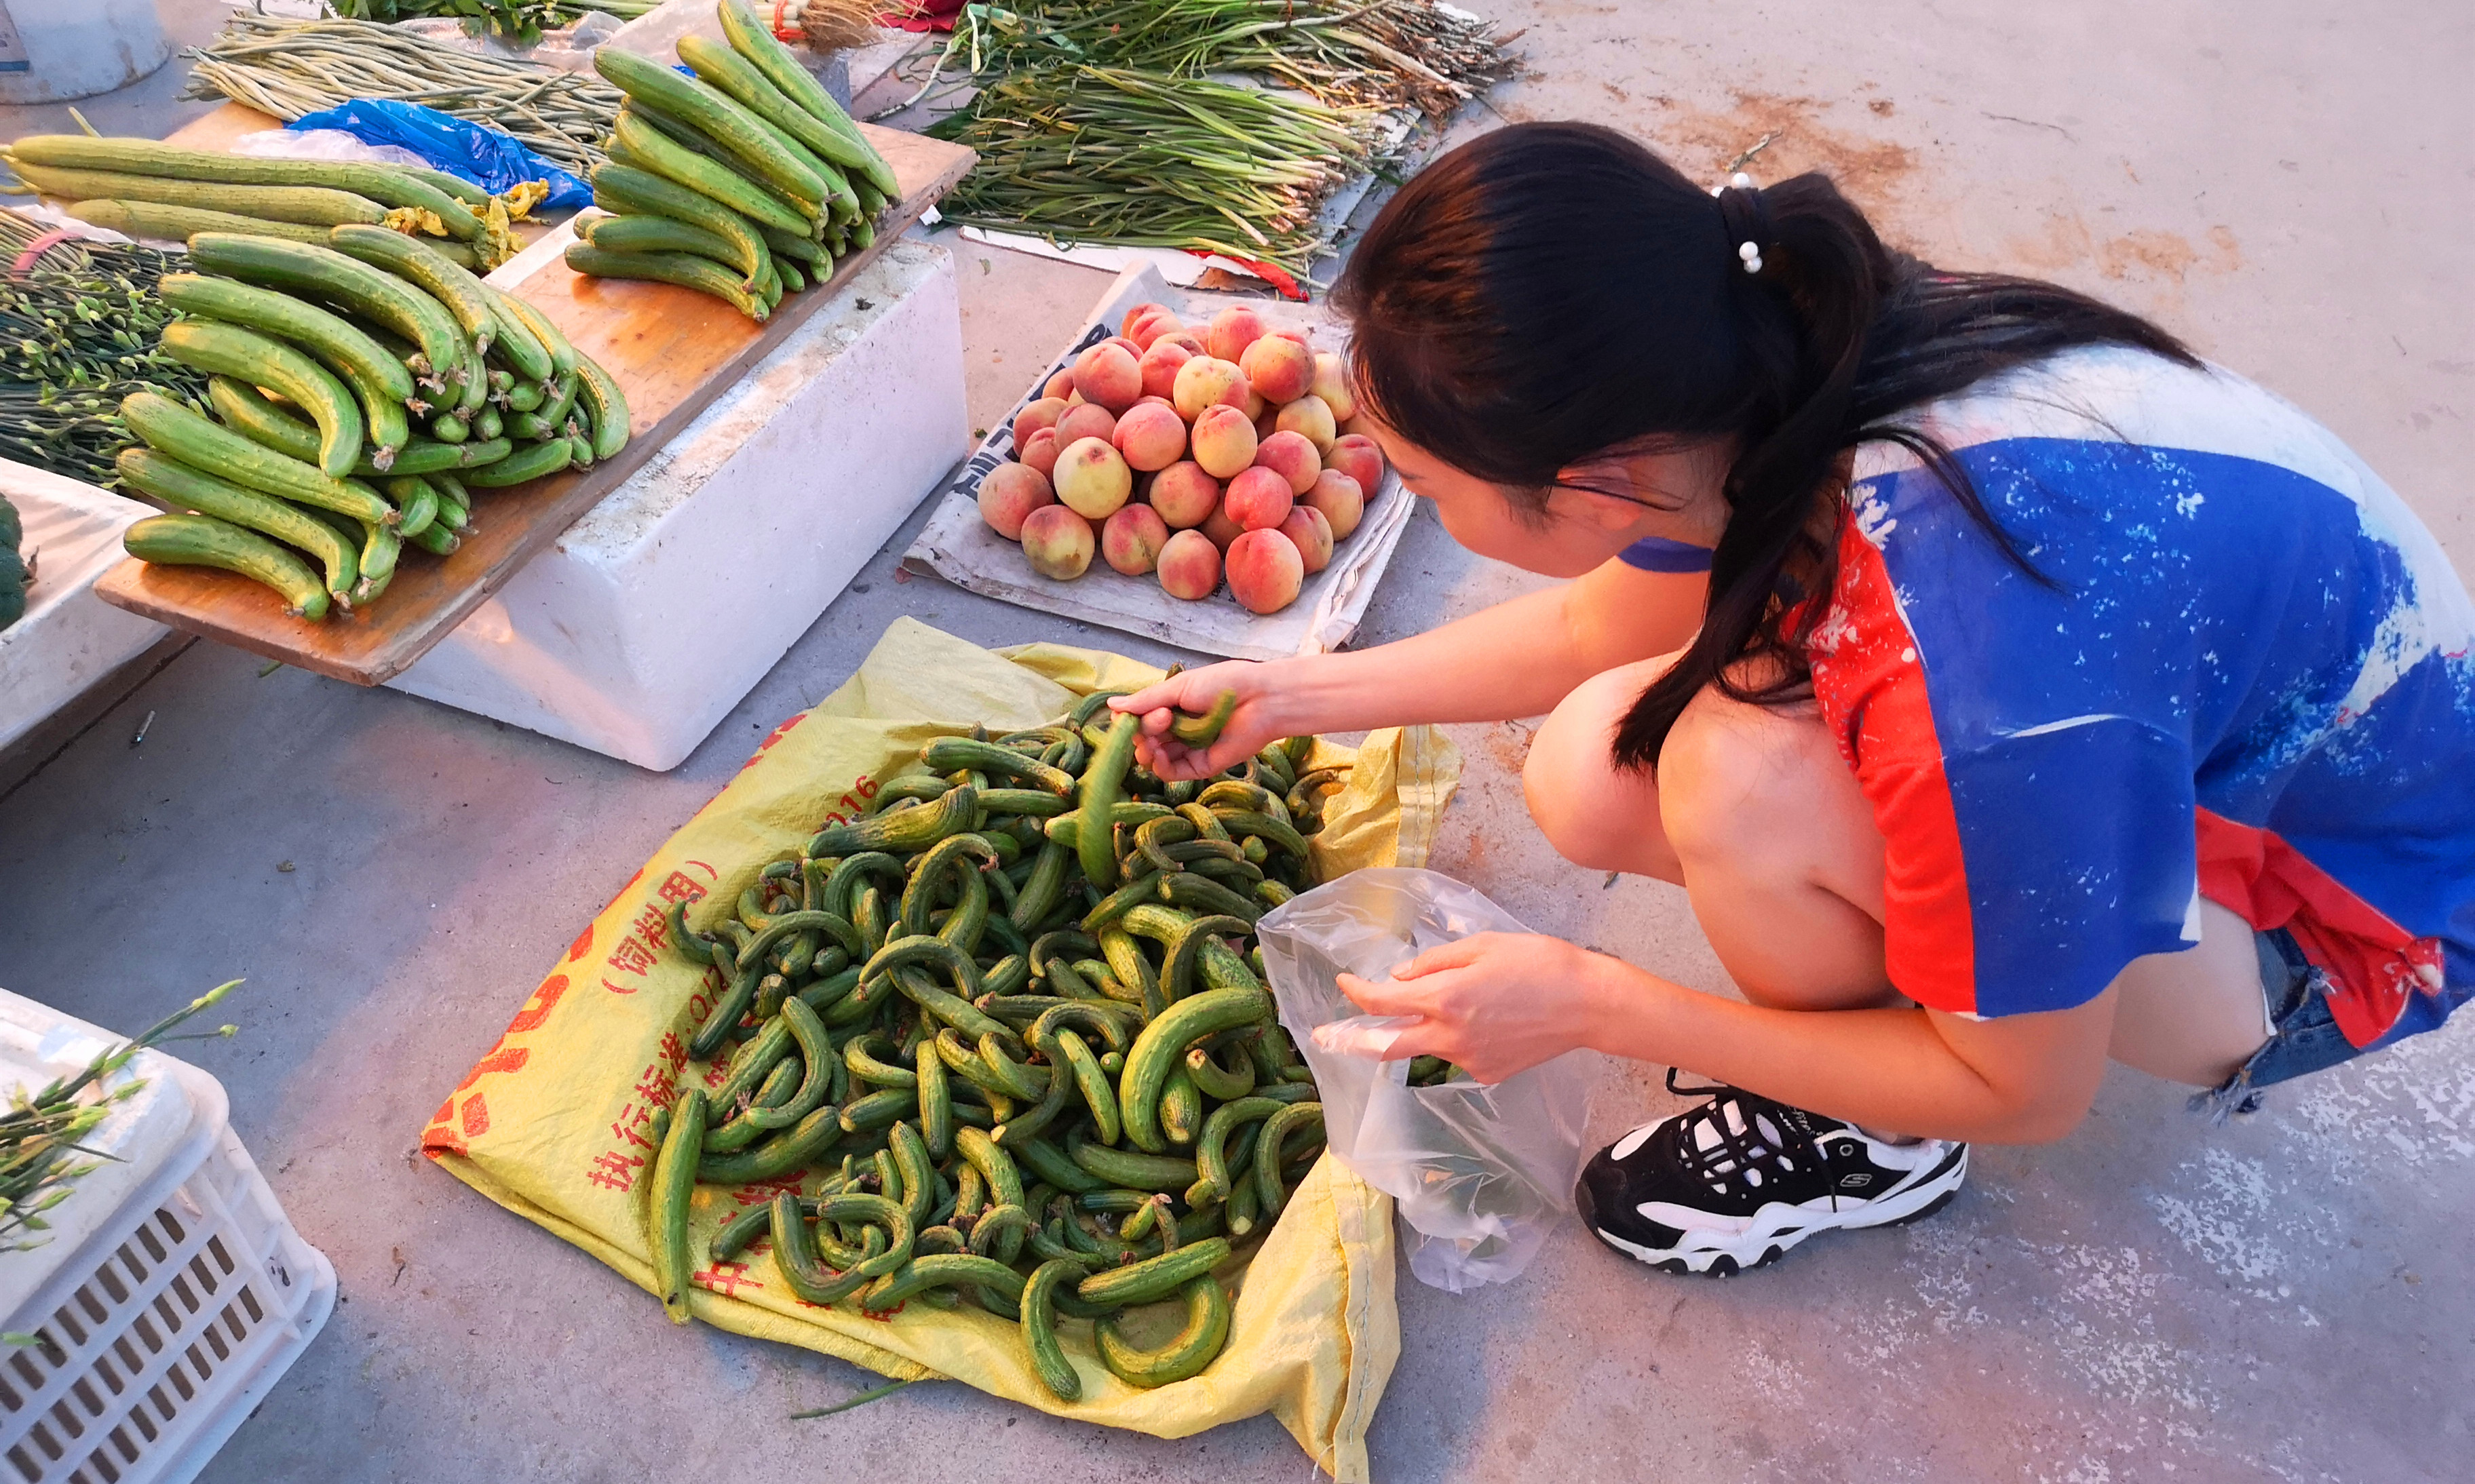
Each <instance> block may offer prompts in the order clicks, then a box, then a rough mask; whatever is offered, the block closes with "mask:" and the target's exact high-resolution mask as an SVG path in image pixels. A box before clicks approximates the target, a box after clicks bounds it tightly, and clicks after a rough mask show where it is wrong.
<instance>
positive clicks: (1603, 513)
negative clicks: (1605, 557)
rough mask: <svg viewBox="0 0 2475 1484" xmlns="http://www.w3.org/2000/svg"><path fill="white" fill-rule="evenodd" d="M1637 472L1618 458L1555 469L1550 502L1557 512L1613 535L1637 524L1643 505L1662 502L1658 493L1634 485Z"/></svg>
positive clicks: (1648, 505) (1654, 504) (1651, 505)
mask: <svg viewBox="0 0 2475 1484" xmlns="http://www.w3.org/2000/svg"><path fill="white" fill-rule="evenodd" d="M1637 483H1638V480H1637V479H1636V478H1635V474H1634V471H1633V470H1632V469H1630V467H1628V465H1627V464H1626V463H1625V462H1624V461H1622V460H1617V459H1602V460H1597V461H1594V462H1591V463H1587V464H1575V465H1572V466H1571V467H1569V468H1565V469H1559V470H1557V471H1556V486H1555V493H1554V495H1553V496H1552V497H1551V499H1550V503H1551V505H1553V506H1554V507H1555V508H1556V512H1557V513H1558V514H1560V515H1563V516H1566V517H1567V518H1570V519H1575V520H1580V521H1582V522H1585V523H1588V524H1591V525H1594V526H1596V527H1598V528H1599V529H1600V530H1603V531H1605V532H1607V533H1608V534H1610V535H1612V534H1615V533H1616V532H1619V531H1624V530H1629V529H1630V528H1631V527H1632V526H1633V525H1635V524H1637V523H1639V522H1640V520H1641V517H1642V512H1643V509H1644V507H1646V506H1647V507H1652V508H1655V507H1656V506H1657V505H1658V504H1659V500H1658V499H1657V498H1656V496H1655V494H1654V492H1651V491H1644V490H1638V489H1636V488H1635V486H1636V484H1637Z"/></svg>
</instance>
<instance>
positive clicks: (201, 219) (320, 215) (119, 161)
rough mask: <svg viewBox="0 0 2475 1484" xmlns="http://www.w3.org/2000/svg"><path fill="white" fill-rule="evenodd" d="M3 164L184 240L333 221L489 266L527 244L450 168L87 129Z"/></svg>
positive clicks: (87, 216) (322, 226)
mask: <svg viewBox="0 0 2475 1484" xmlns="http://www.w3.org/2000/svg"><path fill="white" fill-rule="evenodd" d="M0 161H5V162H6V163H7V164H8V166H9V168H10V169H12V170H13V171H15V172H16V174H17V177H18V179H20V180H22V181H24V182H26V183H27V184H28V185H31V186H33V187H34V188H35V189H37V190H38V191H40V192H41V193H42V194H44V195H46V196H50V197H54V198H56V199H58V200H61V201H63V202H66V203H68V205H67V207H66V209H67V211H68V213H69V214H70V215H71V216H74V217H76V218H77V219H78V220H80V221H82V222H89V223H92V224H93V225H95V226H97V227H106V228H110V230H111V231H118V232H126V233H127V234H129V235H130V236H133V237H153V238H158V239H160V240H163V241H173V242H178V241H185V240H186V239H187V238H189V237H191V236H193V235H195V234H196V233H198V232H202V231H237V232H251V233H255V234H257V235H259V236H267V237H282V238H286V239H289V240H291V241H294V242H313V243H322V242H325V241H326V240H327V231H328V229H329V228H331V227H341V226H344V225H347V224H354V225H359V226H368V227H388V228H392V229H394V230H396V231H402V232H405V233H409V234H417V235H424V236H429V237H432V238H436V239H438V241H437V242H436V244H435V246H436V249H437V251H438V252H440V253H441V254H444V255H446V256H447V257H449V258H451V259H453V261H455V262H457V263H460V264H462V265H463V266H464V267H467V268H476V267H478V268H479V269H480V270H481V271H483V272H485V273H486V272H488V271H489V270H490V269H492V268H495V267H497V266H498V265H499V264H500V263H502V262H503V261H505V260H506V259H507V258H508V257H510V256H512V255H514V254H515V252H516V250H517V248H518V247H519V246H520V244H519V243H518V242H517V241H516V239H515V237H514V235H513V234H512V233H511V232H510V231H508V230H507V224H506V213H505V211H504V210H503V209H501V210H498V211H496V212H495V213H494V211H493V206H494V202H493V199H492V197H491V195H490V193H489V192H488V191H485V190H483V189H481V187H479V186H478V185H475V184H473V183H472V182H469V181H460V180H457V179H456V178H455V177H453V176H452V175H449V174H447V173H446V172H444V171H440V170H417V169H410V168H407V167H405V166H402V165H385V164H375V163H370V162H368V161H362V160H343V159H268V158H258V157H256V156H249V155H219V154H216V153H214V152H212V151H210V150H191V149H183V148H181V147H180V146H178V145H173V144H165V143H163V142H161V141H160V140H157V139H104V138H89V137H87V136H86V135H84V134H29V135H27V136H26V137H24V138H22V139H16V140H13V141H12V142H11V143H10V144H9V145H8V146H7V147H6V148H5V149H0Z"/></svg>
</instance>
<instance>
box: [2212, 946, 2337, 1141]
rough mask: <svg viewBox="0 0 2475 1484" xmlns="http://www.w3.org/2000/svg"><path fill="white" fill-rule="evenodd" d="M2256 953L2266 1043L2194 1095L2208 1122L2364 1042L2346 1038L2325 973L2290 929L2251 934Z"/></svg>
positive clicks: (2248, 1106) (2244, 1109)
mask: <svg viewBox="0 0 2475 1484" xmlns="http://www.w3.org/2000/svg"><path fill="white" fill-rule="evenodd" d="M2252 943H2253V946H2254V947H2255V948H2256V949H2257V950H2258V951H2259V954H2260V989H2261V995H2262V997H2263V999H2264V1000H2265V1001H2266V1002H2267V1010H2268V1021H2269V1025H2270V1027H2271V1030H2270V1032H2269V1036H2268V1041H2267V1044H2266V1045H2264V1046H2262V1047H2261V1048H2260V1050H2258V1051H2256V1052H2253V1053H2252V1054H2251V1059H2249V1060H2248V1061H2245V1062H2244V1063H2243V1064H2242V1068H2241V1069H2240V1070H2239V1071H2237V1072H2236V1073H2235V1075H2234V1076H2232V1077H2229V1078H2227V1079H2226V1081H2225V1083H2224V1084H2223V1085H2222V1086H2218V1087H2213V1088H2211V1089H2209V1090H2208V1091H2206V1092H2196V1093H2193V1095H2192V1110H2193V1112H2195V1113H2206V1114H2207V1115H2209V1120H2210V1121H2211V1122H2212V1123H2223V1122H2225V1121H2226V1119H2227V1118H2228V1117H2229V1116H2231V1115H2232V1114H2236V1113H2255V1112H2258V1111H2259V1110H2260V1090H2261V1089H2262V1088H2264V1087H2268V1086H2273V1085H2275V1084H2276V1083H2283V1082H2291V1081H2292V1080H2293V1079H2295V1078H2298V1077H2303V1076H2306V1075H2308V1074H2310V1073H2313V1072H2323V1071H2327V1070H2328V1069H2329V1068H2331V1067H2333V1066H2336V1065H2338V1064H2339V1063H2340V1062H2344V1061H2352V1060H2353V1059H2355V1058H2357V1057H2360V1056H2362V1055H2363V1054H2364V1048H2362V1047H2359V1046H2356V1045H2355V1044H2354V1043H2353V1042H2351V1041H2349V1040H2347V1039H2346V1034H2345V1033H2344V1032H2342V1031H2340V1030H2339V1029H2338V1022H2337V1019H2336V1017H2334V1016H2332V1015H2331V1014H2330V1013H2329V976H2328V975H2327V974H2326V973H2325V972H2323V971H2322V970H2320V969H2318V968H2316V967H2314V966H2313V964H2312V962H2311V961H2310V960H2308V959H2306V958H2304V957H2303V949H2302V947H2301V945H2299V944H2297V943H2296V942H2295V941H2294V935H2293V934H2291V933H2289V932H2288V931H2286V929H2284V928H2271V929H2269V930H2268V931H2267V932H2266V933H2255V934H2253V935H2252Z"/></svg>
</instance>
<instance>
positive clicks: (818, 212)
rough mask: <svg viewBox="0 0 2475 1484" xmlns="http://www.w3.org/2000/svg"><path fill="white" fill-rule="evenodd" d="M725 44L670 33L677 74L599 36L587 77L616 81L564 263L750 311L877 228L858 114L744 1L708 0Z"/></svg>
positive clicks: (876, 179)
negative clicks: (606, 141) (617, 104)
mask: <svg viewBox="0 0 2475 1484" xmlns="http://www.w3.org/2000/svg"><path fill="white" fill-rule="evenodd" d="M721 19H722V28H723V35H724V36H727V37H728V38H729V44H728V45H726V46H725V45H723V44H722V43H720V42H716V41H713V40H711V39H709V38H707V37H703V36H682V37H681V38H680V39H679V42H678V51H679V60H680V61H684V62H686V63H687V64H688V66H689V67H690V68H692V69H694V71H695V73H696V76H694V77H684V76H681V75H680V74H679V73H677V72H674V71H673V70H671V69H670V68H668V67H665V66H663V65H662V64H661V63H659V62H657V61H652V60H650V59H649V58H645V57H640V56H637V55H635V54H634V53H631V52H623V51H621V50H619V49H618V48H616V47H609V46H605V47H602V48H601V49H600V50H599V51H597V52H595V53H594V54H593V64H594V66H595V68H596V69H597V70H599V71H600V74H601V75H602V77H604V78H606V79H608V80H609V81H610V82H611V83H613V84H615V85H617V86H618V87H619V88H620V90H622V91H623V92H625V94H626V95H627V104H626V107H625V109H622V110H621V112H620V114H619V122H618V127H617V129H616V130H615V131H614V133H613V134H612V135H611V140H610V163H608V164H606V165H602V166H600V167H598V168H597V169H595V170H594V171H593V200H594V204H595V205H596V206H598V207H600V208H601V210H602V211H604V212H608V213H611V214H608V215H600V214H596V215H594V216H591V217H588V218H585V219H581V220H579V221H578V222H577V224H576V234H577V236H578V238H579V239H580V240H578V241H577V242H576V245H575V246H574V247H571V248H569V249H568V250H567V264H568V266H569V267H571V268H573V269H575V270H576V272H578V273H582V274H589V275H591V276H593V277H595V278H601V279H650V280H656V281H659V282H663V283H674V284H677V285H678V286H680V287H682V288H692V289H696V290H698V291H699V292H701V293H706V294H711V295H713V296H714V297H715V298H717V299H721V300H723V301H724V302H726V303H728V304H731V305H732V306H733V307H735V308H737V309H738V310H739V311H740V312H741V313H742V314H745V315H747V317H748V318H749V319H752V320H760V321H761V320H763V319H765V318H766V317H767V316H768V315H769V314H771V313H772V308H773V306H774V305H775V304H779V303H781V301H782V296H783V295H784V294H786V293H796V292H797V291H799V290H800V289H803V288H805V287H807V286H808V284H809V283H811V282H817V283H822V282H824V281H825V280H827V279H830V278H831V277H833V265H834V259H835V258H837V257H840V256H842V255H844V254H845V253H849V252H853V251H856V250H858V249H861V248H865V247H868V246H869V245H870V243H872V242H874V241H875V240H876V229H875V226H874V222H875V219H876V215H877V213H878V212H879V211H880V210H882V209H883V208H884V207H885V205H886V204H887V203H888V202H890V201H893V200H895V199H897V198H898V197H899V196H900V194H901V191H900V188H899V187H898V186H897V185H896V184H895V182H894V171H893V169H892V168H891V167H889V166H888V165H887V164H886V162H885V159H884V158H883V157H882V156H880V155H878V154H877V152H876V151H875V149H873V148H872V147H870V144H869V143H868V141H867V140H865V139H863V138H861V137H860V133H859V126H858V125H856V124H853V123H852V122H851V119H850V115H849V114H847V113H845V112H844V111H843V110H842V109H841V108H840V107H838V106H837V105H836V104H835V103H834V100H833V99H832V98H831V97H829V96H828V95H827V94H826V92H825V90H824V88H823V87H822V86H821V85H819V83H818V82H817V80H816V79H815V78H813V77H811V76H809V74H808V69H807V68H806V67H804V66H802V65H800V63H799V61H798V59H797V58H796V57H794V56H792V54H791V52H790V49H789V48H787V47H785V46H784V45H783V44H782V43H781V42H779V41H777V40H775V39H774V38H773V34H772V32H771V31H770V30H768V29H767V28H766V26H765V24H764V23H763V22H762V21H760V20H759V19H758V18H757V16H756V13H755V12H753V11H750V10H749V9H748V8H747V5H746V4H745V3H743V0H722V6H721Z"/></svg>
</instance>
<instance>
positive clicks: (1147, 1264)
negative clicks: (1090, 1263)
mask: <svg viewBox="0 0 2475 1484" xmlns="http://www.w3.org/2000/svg"><path fill="white" fill-rule="evenodd" d="M1228 1260H1229V1239H1228V1238H1227V1237H1216V1236H1215V1237H1205V1238H1204V1239H1203V1240H1202V1241H1200V1242H1197V1243H1195V1244H1193V1245H1192V1246H1190V1247H1181V1248H1179V1249H1178V1250H1177V1251H1175V1252H1173V1253H1164V1254H1163V1255H1161V1256H1158V1257H1147V1258H1145V1259H1144V1260H1142V1261H1141V1262H1137V1263H1130V1264H1128V1265H1127V1266H1125V1267H1122V1268H1113V1269H1111V1270H1110V1271H1108V1272H1106V1273H1094V1274H1092V1275H1091V1276H1090V1277H1087V1278H1085V1279H1084V1280H1083V1281H1082V1282H1080V1283H1078V1284H1076V1285H1075V1289H1074V1293H1075V1297H1076V1298H1079V1299H1082V1300H1084V1301H1086V1302H1090V1303H1114V1304H1122V1305H1125V1306H1127V1307H1132V1306H1134V1305H1136V1304H1139V1303H1157V1302H1160V1301H1161V1300H1163V1299H1165V1298H1167V1297H1168V1296H1169V1295H1171V1294H1173V1293H1176V1292H1178V1291H1179V1290H1180V1289H1183V1288H1184V1287H1186V1285H1187V1284H1188V1283H1191V1282H1193V1281H1194V1280H1195V1279H1196V1278H1199V1277H1210V1276H1211V1274H1212V1270H1213V1269H1214V1268H1216V1267H1218V1266H1220V1265H1221V1264H1222V1263H1224V1262H1227V1261H1228Z"/></svg>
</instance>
